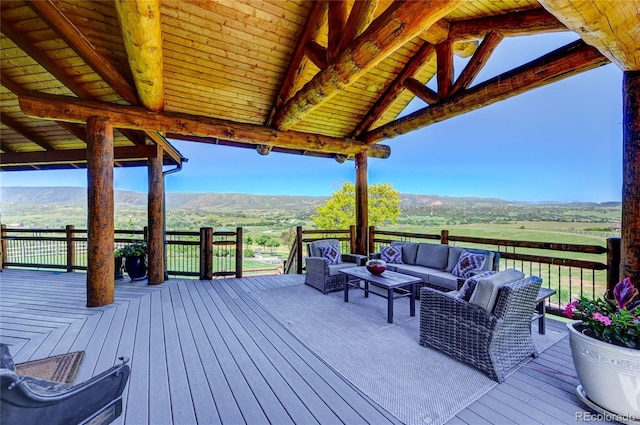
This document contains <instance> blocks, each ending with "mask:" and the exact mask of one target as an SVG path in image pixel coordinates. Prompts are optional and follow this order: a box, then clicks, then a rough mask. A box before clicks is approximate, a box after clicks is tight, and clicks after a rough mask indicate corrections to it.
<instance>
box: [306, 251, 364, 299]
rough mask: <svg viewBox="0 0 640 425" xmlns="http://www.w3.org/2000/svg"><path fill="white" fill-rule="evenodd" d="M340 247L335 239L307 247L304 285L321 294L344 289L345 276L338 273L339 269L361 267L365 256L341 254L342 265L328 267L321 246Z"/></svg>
mask: <svg viewBox="0 0 640 425" xmlns="http://www.w3.org/2000/svg"><path fill="white" fill-rule="evenodd" d="M329 245H334V246H338V247H339V246H340V243H339V241H338V240H337V239H322V240H318V241H314V242H311V243H310V244H308V245H307V251H308V257H307V258H306V260H305V261H306V266H307V273H306V276H305V280H304V283H306V284H307V285H309V286H312V287H314V288H316V289H318V290H320V291H322V293H323V294H326V293H327V292H331V291H339V290H341V289H344V284H345V282H346V280H347V275H345V274H343V273H340V270H341V269H345V268H348V267H356V266H363V265H364V263H366V261H367V257H366V256H365V255H358V254H341V257H342V263H340V264H331V265H329V264H328V262H327V260H326V259H325V258H323V257H322V254H321V249H322V247H323V246H329Z"/></svg>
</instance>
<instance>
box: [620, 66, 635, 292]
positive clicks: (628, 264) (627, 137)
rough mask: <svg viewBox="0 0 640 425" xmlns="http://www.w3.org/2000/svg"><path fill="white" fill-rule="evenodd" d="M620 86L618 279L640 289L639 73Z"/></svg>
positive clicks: (628, 73)
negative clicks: (619, 247) (620, 202)
mask: <svg viewBox="0 0 640 425" xmlns="http://www.w3.org/2000/svg"><path fill="white" fill-rule="evenodd" d="M622 86H623V89H622V114H623V117H622V120H623V124H622V125H623V127H622V128H623V135H622V137H623V147H622V228H621V230H620V246H621V261H620V277H621V278H625V277H628V278H630V279H631V282H632V283H633V284H634V285H635V286H636V288H640V249H638V247H639V246H640V71H626V72H625V73H624V74H623V83H622Z"/></svg>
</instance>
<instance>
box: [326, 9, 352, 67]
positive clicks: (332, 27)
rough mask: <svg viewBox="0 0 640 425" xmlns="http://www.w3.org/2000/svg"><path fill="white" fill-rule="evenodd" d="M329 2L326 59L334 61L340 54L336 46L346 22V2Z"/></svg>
mask: <svg viewBox="0 0 640 425" xmlns="http://www.w3.org/2000/svg"><path fill="white" fill-rule="evenodd" d="M328 3H329V15H328V23H329V31H328V34H327V59H328V61H329V62H333V61H335V59H336V58H337V57H338V56H339V55H340V53H341V52H340V51H339V50H338V47H339V45H340V39H341V38H342V34H343V33H344V25H345V23H346V22H347V2H346V1H345V0H331V1H329V2H328Z"/></svg>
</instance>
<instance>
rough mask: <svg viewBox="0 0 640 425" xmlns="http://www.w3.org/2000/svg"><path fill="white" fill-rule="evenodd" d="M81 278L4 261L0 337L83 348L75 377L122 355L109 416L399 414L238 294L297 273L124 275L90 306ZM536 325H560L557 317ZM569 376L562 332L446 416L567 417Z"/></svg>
mask: <svg viewBox="0 0 640 425" xmlns="http://www.w3.org/2000/svg"><path fill="white" fill-rule="evenodd" d="M85 283H86V275H84V274H79V273H54V272H40V271H24V270H15V269H5V270H4V271H3V272H2V273H1V274H0V307H1V310H0V341H1V342H4V343H7V344H9V345H11V350H12V353H13V354H14V358H15V360H16V362H24V361H28V360H33V359H38V358H43V357H47V356H51V355H56V354H62V353H67V352H71V351H80V350H84V351H85V357H84V360H83V363H82V367H81V370H80V371H79V374H78V377H77V382H79V381H84V380H86V379H88V378H90V377H91V376H93V375H95V374H97V373H99V372H100V371H102V370H105V369H107V368H108V367H110V366H112V365H113V364H115V363H117V358H118V357H119V356H123V355H126V356H129V357H131V370H132V373H131V378H130V381H129V385H128V386H127V388H126V389H125V394H124V400H126V401H125V411H124V413H123V415H122V416H121V417H120V418H119V419H118V420H117V422H116V423H121V424H123V423H126V424H170V423H174V424H196V423H197V424H214V423H224V424H239V423H248V424H287V423H291V424H313V423H320V424H335V423H345V424H359V423H363V424H364V423H370V424H383V423H400V421H398V420H397V419H396V418H395V417H394V416H393V415H391V414H390V413H388V412H387V411H386V410H385V409H384V408H382V407H380V406H379V405H377V404H376V403H375V402H373V401H372V400H371V399H370V398H369V397H368V396H367V395H366V394H364V393H363V392H361V391H360V390H359V389H358V388H356V387H355V386H354V385H352V384H351V383H350V382H348V381H347V380H346V379H344V378H343V377H342V376H341V375H340V374H338V373H337V372H336V371H335V370H334V369H333V368H332V367H331V366H329V365H328V364H327V363H326V362H325V361H323V360H322V359H321V358H319V357H318V356H317V355H316V354H314V353H313V352H312V351H310V350H309V349H308V348H307V347H306V346H305V345H303V344H302V343H301V342H300V341H299V340H298V339H297V338H295V337H294V336H293V335H292V334H291V333H289V331H287V329H286V328H285V327H283V326H282V325H281V324H280V323H279V322H278V321H277V320H276V319H274V318H273V317H272V316H271V315H270V314H269V313H268V312H266V311H265V310H264V309H263V307H261V306H260V305H259V304H258V303H256V301H255V300H254V299H253V298H252V297H251V296H250V295H249V294H250V293H251V292H252V291H256V290H264V289H269V288H279V287H286V286H292V285H299V284H302V283H303V276H301V275H280V276H266V277H248V278H243V279H224V280H214V281H199V280H170V281H168V282H166V283H165V284H163V285H159V286H148V285H146V283H144V282H136V283H132V282H129V281H127V280H125V281H119V282H117V283H116V302H115V303H114V304H112V305H109V306H105V307H98V308H87V307H85V303H86V292H85ZM547 325H548V329H550V330H556V331H564V324H563V323H561V322H558V321H554V320H549V321H548V322H547ZM536 330H537V328H536ZM577 384H578V381H577V379H576V377H575V370H574V368H573V361H572V359H571V352H570V349H569V343H568V338H567V337H564V338H563V339H561V340H560V342H558V343H557V344H555V345H554V346H552V347H551V348H549V349H547V350H546V351H545V352H544V353H543V354H542V355H541V356H540V357H539V358H537V359H535V360H533V361H531V362H529V363H528V364H526V365H525V366H523V367H521V368H520V369H519V370H518V371H516V372H515V373H513V374H512V375H511V376H509V377H508V378H507V380H506V381H505V382H504V383H503V384H500V385H496V386H495V387H493V388H492V389H491V390H489V391H488V392H487V393H485V394H484V395H483V396H482V397H480V398H479V399H478V400H476V401H474V402H473V403H471V404H470V405H468V406H467V407H466V408H465V409H463V410H461V411H460V412H458V414H457V415H456V416H455V417H453V418H451V419H450V420H449V422H448V423H450V424H464V423H469V424H488V423H494V424H516V423H517V424H525V423H567V424H568V423H575V422H576V418H577V415H578V414H584V412H586V411H587V408H586V407H585V406H584V405H582V404H581V402H580V401H579V399H578V398H577V396H576V395H575V387H576V385H577ZM442 385H446V383H442Z"/></svg>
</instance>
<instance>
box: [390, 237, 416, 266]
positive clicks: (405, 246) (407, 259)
mask: <svg viewBox="0 0 640 425" xmlns="http://www.w3.org/2000/svg"><path fill="white" fill-rule="evenodd" d="M391 245H392V246H398V245H401V246H402V262H403V263H404V264H415V263H416V255H417V254H418V244H417V243H415V242H400V241H394V242H391Z"/></svg>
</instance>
